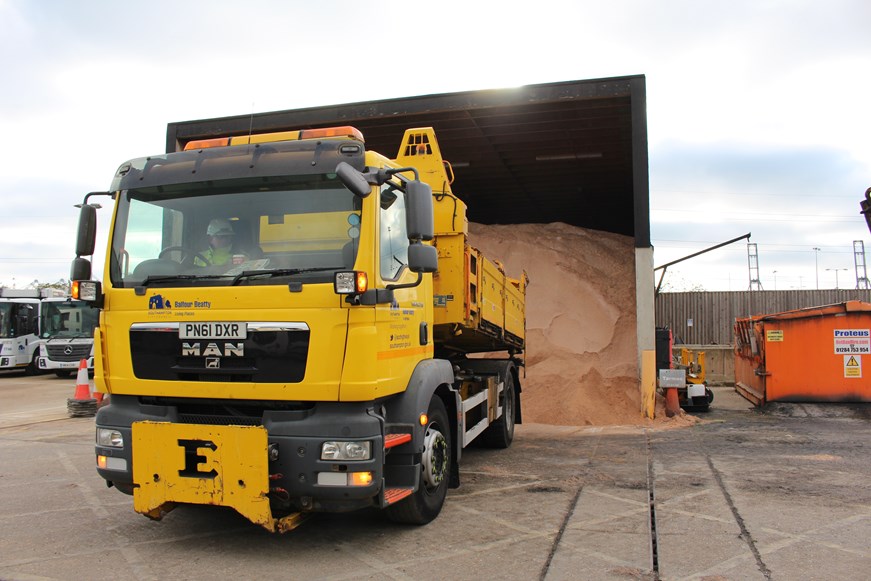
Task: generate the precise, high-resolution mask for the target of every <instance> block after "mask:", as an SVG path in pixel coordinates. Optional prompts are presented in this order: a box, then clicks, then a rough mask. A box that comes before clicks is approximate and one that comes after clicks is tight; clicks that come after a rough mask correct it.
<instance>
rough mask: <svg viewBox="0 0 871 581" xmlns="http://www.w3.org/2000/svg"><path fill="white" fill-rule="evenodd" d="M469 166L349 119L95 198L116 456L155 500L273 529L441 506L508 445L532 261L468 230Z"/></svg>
mask: <svg viewBox="0 0 871 581" xmlns="http://www.w3.org/2000/svg"><path fill="white" fill-rule="evenodd" d="M451 178H452V172H451V170H450V166H449V164H448V163H447V162H444V161H443V160H442V156H441V153H440V151H439V147H438V143H437V141H436V137H435V134H434V131H433V130H432V129H431V128H421V129H410V130H408V131H406V133H405V136H404V137H403V141H402V144H401V146H400V148H399V152H398V155H397V156H396V158H395V159H388V158H387V157H384V156H382V155H380V154H378V153H375V152H374V151H367V150H366V148H365V144H364V139H363V135H362V134H361V133H360V132H359V131H358V130H356V129H355V128H353V127H337V128H329V129H309V130H301V131H283V132H277V133H268V134H260V135H251V136H247V135H246V136H243V137H238V136H236V137H226V138H220V139H209V140H203V141H194V142H190V143H187V144H186V145H185V147H184V151H178V152H172V153H167V154H163V155H156V156H151V157H147V158H140V159H134V160H131V161H129V162H127V163H124V164H123V165H121V167H120V168H119V169H118V171H117V173H116V174H115V177H114V180H113V182H112V186H111V188H110V191H108V192H93V193H90V194H88V195H87V196H86V197H85V201H84V204H83V206H82V211H81V216H80V219H79V233H78V238H77V242H76V259H75V260H74V261H73V265H72V272H71V278H72V280H73V281H74V284H73V287H74V294H75V296H76V298H79V299H81V300H86V301H88V302H90V303H92V304H94V305H95V306H99V307H101V308H102V314H101V318H100V324H99V327H98V328H97V330H96V331H95V375H94V381H95V384H96V387H97V389H98V390H99V391H102V392H104V393H107V394H111V397H110V402H111V403H110V404H109V405H107V406H105V407H103V408H101V409H100V411H99V412H98V414H97V418H96V430H97V433H96V455H97V472H98V473H99V474H100V476H102V477H103V478H104V479H105V480H106V482H107V484H108V485H109V486H114V487H116V488H118V489H119V490H121V491H122V492H125V493H127V494H132V495H133V503H134V507H135V509H136V510H137V511H138V512H140V513H143V514H145V515H147V516H149V517H151V518H155V519H159V518H161V517H162V516H163V515H164V514H165V513H167V512H168V511H169V510H171V509H172V508H173V507H175V506H176V505H178V504H183V503H190V504H211V505H219V506H228V507H232V508H234V509H235V510H236V511H238V512H239V513H241V514H242V515H244V516H245V517H246V518H248V519H249V520H251V521H252V522H254V523H257V524H260V525H262V526H263V527H265V528H267V529H269V530H271V531H285V530H289V529H291V528H293V527H294V526H296V525H297V524H298V523H299V522H300V520H301V519H302V517H303V516H304V515H306V514H307V513H312V512H317V511H348V510H354V509H359V508H363V507H370V506H376V507H381V508H384V509H386V511H387V514H388V515H389V516H390V517H391V518H392V519H393V520H396V521H399V522H408V523H416V524H424V523H427V522H429V521H430V520H432V519H433V518H435V517H436V516H437V515H438V514H439V512H440V510H441V508H442V505H443V503H444V500H445V495H446V493H447V489H448V487H456V486H459V472H458V463H459V460H460V457H461V454H462V450H463V448H464V447H466V446H467V445H468V444H470V443H471V442H472V441H473V440H476V439H478V440H482V441H483V442H484V443H486V444H487V445H490V446H493V447H507V446H509V445H510V444H511V441H512V439H513V436H514V426H515V423H519V422H520V420H521V414H520V381H519V374H518V366H521V365H522V353H523V350H524V345H525V303H524V301H525V290H526V275H525V273H522V274H521V275H520V276H519V278H517V279H512V278H509V277H507V276H506V274H505V272H504V271H503V269H502V267H501V266H500V265H499V264H498V263H496V262H493V261H491V260H489V259H487V258H485V257H484V256H482V255H481V253H480V252H478V251H477V250H476V249H475V248H473V247H471V246H470V245H469V243H468V240H467V233H468V221H467V219H466V206H465V204H464V203H463V202H462V201H461V200H460V199H458V198H457V197H456V196H455V195H454V194H453V193H452V191H451V187H450V182H451V181H452V179H451ZM101 195H105V196H110V197H111V198H113V199H114V202H115V203H114V212H113V216H112V223H111V224H112V225H111V232H110V235H109V241H110V242H109V248H108V252H107V259H106V266H105V271H104V272H103V276H102V282H98V281H96V280H92V276H91V264H90V260H89V259H88V258H87V257H88V256H90V255H92V254H93V253H94V246H95V231H96V208H97V205H96V204H94V203H91V201H90V200H91V198H93V197H94V196H101ZM221 236H223V237H224V238H221ZM216 239H219V240H216ZM216 245H222V246H223V248H224V249H225V250H224V251H223V256H224V259H225V260H224V261H223V263H222V261H220V260H216V259H215V256H217V255H218V253H217V252H215V251H214V249H215V247H216ZM210 248H211V249H212V251H210V250H209V249H210ZM226 249H229V250H226ZM486 352H499V353H495V354H494V353H490V355H488V356H486V357H481V356H478V357H475V356H472V357H470V355H472V354H476V353H486ZM494 356H499V357H501V358H496V359H494V358H491V357H494Z"/></svg>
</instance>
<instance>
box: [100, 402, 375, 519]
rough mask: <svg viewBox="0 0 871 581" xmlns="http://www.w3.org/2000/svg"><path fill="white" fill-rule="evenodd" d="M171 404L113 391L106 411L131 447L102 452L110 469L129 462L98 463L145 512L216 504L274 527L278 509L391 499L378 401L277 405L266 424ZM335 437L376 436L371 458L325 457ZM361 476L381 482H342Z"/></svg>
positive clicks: (103, 419)
mask: <svg viewBox="0 0 871 581" xmlns="http://www.w3.org/2000/svg"><path fill="white" fill-rule="evenodd" d="M165 403H169V404H170V405H154V404H151V403H142V402H141V401H140V399H139V398H137V397H134V396H118V395H113V396H112V399H111V404H110V405H108V406H106V407H104V408H101V409H100V410H99V412H98V414H97V419H96V424H97V427H98V428H111V429H114V430H118V431H119V432H120V433H121V435H122V437H123V441H124V447H123V448H112V447H107V446H99V445H98V446H96V454H97V456H98V457H100V456H104V457H106V458H107V459H111V460H109V461H106V462H104V464H105V465H106V466H109V467H111V466H114V467H120V468H119V469H109V468H108V467H107V468H100V467H99V466H98V468H97V472H98V473H99V474H100V476H102V477H103V478H104V479H106V480H107V481H108V482H111V483H113V484H115V485H116V486H117V487H118V488H119V489H120V490H122V491H124V492H127V493H132V494H133V495H134V505H135V506H136V510H137V511H138V512H141V513H143V514H146V515H149V516H152V517H159V515H160V513H161V507H162V506H163V505H165V504H167V503H177V502H178V503H193V504H215V505H221V506H231V507H233V508H235V509H236V510H237V511H239V512H240V513H241V514H243V515H245V516H246V517H247V518H249V520H251V521H252V522H256V523H258V524H262V525H264V526H266V528H270V526H269V525H268V524H267V523H266V522H265V521H266V520H269V521H272V520H273V519H272V517H271V514H270V515H269V516H268V517H267V516H264V515H266V514H268V511H269V510H270V507H271V509H272V510H277V511H281V512H285V511H294V510H296V511H334V512H341V511H346V510H354V509H358V508H362V507H366V506H373V505H376V506H377V505H379V503H381V502H382V499H381V496H382V494H383V493H382V490H383V487H384V473H383V470H384V469H383V466H384V454H385V452H384V440H383V435H382V434H383V421H382V419H381V418H380V417H378V416H377V415H375V414H374V413H372V412H371V409H370V408H371V404H366V403H324V402H319V403H316V404H312V405H311V406H310V407H300V409H284V410H282V409H267V410H265V411H263V413H262V415H261V419H260V421H259V422H257V425H240V424H242V423H246V422H247V421H248V420H249V418H248V417H245V418H244V419H240V420H239V421H238V423H237V424H236V425H233V424H232V421H231V422H228V421H227V420H226V419H222V420H218V419H217V418H218V416H211V417H210V416H208V415H207V414H205V413H204V414H202V415H201V416H199V417H198V418H191V417H190V415H189V414H188V413H186V412H187V411H189V410H185V409H184V407H183V406H175V405H171V402H165ZM235 403H236V405H239V402H235ZM203 410H204V411H205V407H204V408H203ZM192 419H198V420H199V421H197V422H196V423H189V422H190V421H191V420H192ZM207 422H213V423H207ZM329 440H343V441H348V440H353V441H368V442H370V446H371V457H370V459H368V460H355V461H332V460H329V461H326V460H321V459H320V450H321V445H322V444H323V442H325V441H329ZM356 473H369V474H370V475H371V479H370V480H368V483H367V480H366V479H363V480H362V482H359V483H358V484H356V485H341V484H339V483H340V482H341V481H342V476H341V475H343V474H356ZM348 481H355V479H354V478H349V479H348ZM264 510H265V511H266V512H264ZM163 512H165V511H163ZM270 530H274V529H270Z"/></svg>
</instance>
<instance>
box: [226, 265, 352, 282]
mask: <svg viewBox="0 0 871 581" xmlns="http://www.w3.org/2000/svg"><path fill="white" fill-rule="evenodd" d="M325 270H345V267H344V266H318V267H314V268H273V269H271V270H245V271H242V272H240V273H239V274H237V275H236V276H235V278H233V281H232V282H231V283H230V286H235V285H237V284H239V281H240V280H242V279H243V278H253V277H255V276H268V277H270V278H272V277H276V276H294V275H297V274H304V273H306V272H323V271H325Z"/></svg>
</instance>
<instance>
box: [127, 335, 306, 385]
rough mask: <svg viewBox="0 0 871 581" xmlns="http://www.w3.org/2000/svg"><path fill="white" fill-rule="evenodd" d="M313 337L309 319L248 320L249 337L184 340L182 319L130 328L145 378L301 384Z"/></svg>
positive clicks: (136, 366)
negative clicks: (180, 330) (195, 347)
mask: <svg viewBox="0 0 871 581" xmlns="http://www.w3.org/2000/svg"><path fill="white" fill-rule="evenodd" d="M309 336H310V330H309V328H308V325H305V324H304V323H248V332H247V338H246V339H245V340H244V341H223V340H210V339H205V340H202V339H201V340H196V341H191V340H189V339H186V340H184V341H182V340H181V339H179V336H178V323H160V324H157V323H137V324H134V325H132V326H131V328H130V356H131V359H132V361H133V373H134V375H135V376H136V377H137V378H139V379H157V380H163V381H222V382H259V383H299V382H300V381H302V380H303V378H304V377H305V366H306V359H307V358H308V346H309ZM196 342H198V343H199V344H200V345H199V349H198V350H195V352H194V353H190V352H187V353H185V352H184V348H183V347H184V346H183V343H187V344H188V345H191V344H193V343H196ZM228 344H229V345H228ZM240 344H242V350H241V353H240V352H239V351H240V350H239V349H238V347H239V345H240ZM228 347H229V348H228Z"/></svg>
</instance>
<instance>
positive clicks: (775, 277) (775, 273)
mask: <svg viewBox="0 0 871 581" xmlns="http://www.w3.org/2000/svg"><path fill="white" fill-rule="evenodd" d="M772 272H773V274H774V290H777V271H776V270H774V271H772Z"/></svg>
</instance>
